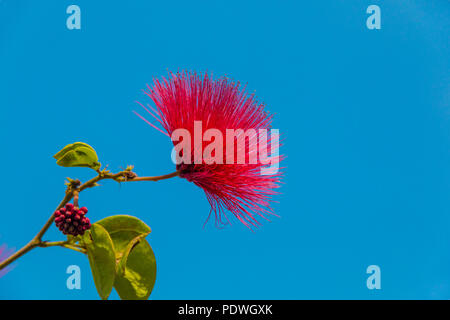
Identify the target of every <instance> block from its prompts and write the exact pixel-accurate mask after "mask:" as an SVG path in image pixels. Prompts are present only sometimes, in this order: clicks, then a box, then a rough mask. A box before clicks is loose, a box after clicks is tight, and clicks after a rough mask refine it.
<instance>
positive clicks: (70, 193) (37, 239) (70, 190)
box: [0, 168, 179, 270]
mask: <svg viewBox="0 0 450 320" xmlns="http://www.w3.org/2000/svg"><path fill="white" fill-rule="evenodd" d="M178 175H179V172H178V171H175V172H172V173H169V174H166V175H162V176H153V177H137V176H136V174H135V173H133V172H132V171H131V168H128V169H126V170H124V171H121V172H119V173H115V174H112V173H110V172H108V171H105V170H103V171H98V176H96V177H94V178H92V179H91V180H89V181H86V182H85V183H83V184H82V185H80V186H76V185H73V184H70V185H69V186H68V187H67V190H66V194H65V196H64V198H63V199H62V200H61V202H60V203H59V205H58V206H57V207H56V209H55V211H56V210H59V209H60V208H62V207H64V206H65V205H66V204H67V203H68V202H69V201H70V200H72V198H73V197H74V196H76V197H78V194H79V193H80V192H81V191H83V190H85V189H87V188H92V187H95V186H97V185H98V184H97V182H99V181H100V180H105V179H112V180H114V181H117V182H130V181H159V180H164V179H169V178H173V177H176V176H178ZM54 219H55V217H54V216H53V214H52V215H51V216H50V218H49V219H48V220H47V222H46V223H45V224H44V226H43V227H42V229H41V230H40V231H39V232H38V233H37V234H36V236H34V238H33V239H32V240H31V241H30V242H28V243H27V244H26V245H25V246H24V247H22V248H21V249H19V250H18V251H17V252H15V253H14V254H12V255H11V256H9V257H8V258H6V259H5V260H3V261H2V262H1V263H0V270H2V269H3V268H6V267H7V266H8V265H10V264H11V263H12V262H14V261H15V260H17V259H19V258H20V257H21V256H23V255H24V254H26V253H27V252H29V251H31V250H33V249H34V248H37V247H42V248H46V247H52V246H62V247H65V248H68V249H72V250H75V251H78V252H82V253H85V252H83V250H84V249H83V248H82V247H79V246H76V245H74V244H69V243H67V242H65V241H57V242H45V241H42V237H43V236H44V234H45V233H46V232H47V230H48V229H49V228H50V226H51V225H52V224H53V221H54Z"/></svg>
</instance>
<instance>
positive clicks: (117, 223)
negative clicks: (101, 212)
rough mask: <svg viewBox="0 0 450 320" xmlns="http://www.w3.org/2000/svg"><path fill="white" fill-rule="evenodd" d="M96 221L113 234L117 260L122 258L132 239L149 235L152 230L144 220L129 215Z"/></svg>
mask: <svg viewBox="0 0 450 320" xmlns="http://www.w3.org/2000/svg"><path fill="white" fill-rule="evenodd" d="M96 223H98V224H100V225H102V226H103V227H104V228H105V229H106V231H108V233H109V235H110V236H111V239H112V241H113V243H114V248H115V250H116V259H117V261H120V260H121V259H122V256H123V253H124V252H125V249H126V247H127V246H128V244H129V243H130V241H132V240H133V239H135V238H136V237H137V236H140V235H143V234H145V235H148V234H149V233H150V232H151V231H152V230H151V229H150V227H149V226H148V225H146V224H145V223H144V222H143V221H142V220H140V219H138V218H136V217H132V216H128V215H116V216H111V217H107V218H105V219H102V220H100V221H97V222H96Z"/></svg>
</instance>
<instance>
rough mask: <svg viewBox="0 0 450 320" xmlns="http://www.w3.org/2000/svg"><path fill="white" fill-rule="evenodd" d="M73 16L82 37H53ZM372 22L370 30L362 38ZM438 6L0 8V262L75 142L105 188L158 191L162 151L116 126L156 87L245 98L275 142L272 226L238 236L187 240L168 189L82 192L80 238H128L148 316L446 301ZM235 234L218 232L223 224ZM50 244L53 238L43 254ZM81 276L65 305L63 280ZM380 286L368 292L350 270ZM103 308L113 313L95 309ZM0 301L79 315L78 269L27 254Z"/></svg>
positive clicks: (27, 233)
mask: <svg viewBox="0 0 450 320" xmlns="http://www.w3.org/2000/svg"><path fill="white" fill-rule="evenodd" d="M70 4H77V5H79V6H80V8H81V19H82V29H81V30H68V29H67V28H66V18H67V16H68V15H67V14H66V8H67V6H68V5H70ZM371 4H377V5H379V6H380V7H381V14H382V29H381V30H368V29H367V28H366V18H367V17H368V14H366V8H367V7H368V6H369V5H371ZM449 26H450V3H449V1H446V0H442V1H405V0H401V1H400V0H398V1H394V0H392V1H376V0H373V1H278V2H275V1H248V0H246V1H234V0H227V1H217V0H215V1H198V0H196V1H169V2H164V1H121V2H118V1H117V2H111V1H86V0H84V1H82V0H77V1H56V0H55V1H12V0H2V1H0V121H1V125H0V147H1V157H0V168H1V170H2V178H1V180H2V182H1V183H0V203H1V210H0V217H1V219H0V243H6V244H7V245H8V246H9V247H15V248H19V247H21V246H22V245H24V244H25V243H26V242H27V241H28V240H30V239H31V237H32V236H34V235H35V233H36V232H37V231H38V230H39V229H40V227H41V226H42V225H43V224H44V222H45V221H46V220H47V218H48V216H49V215H50V214H51V213H52V212H53V210H54V208H55V206H56V205H57V203H58V202H59V201H60V199H61V198H62V196H63V193H64V179H65V177H68V176H69V177H72V178H79V179H81V180H86V179H88V178H90V177H91V176H92V173H93V172H90V170H88V169H81V168H72V169H68V168H62V167H58V166H57V165H56V164H55V161H54V159H53V158H52V157H51V156H52V155H53V154H54V153H55V152H56V151H58V150H59V149H60V148H61V147H63V146H64V145H66V144H68V143H71V142H74V141H85V142H87V143H89V144H91V145H92V146H94V147H95V148H96V150H97V152H98V154H99V156H100V160H101V162H102V163H103V164H109V168H110V169H112V170H114V171H117V170H120V168H121V167H125V166H126V165H127V164H134V165H135V168H136V171H137V172H138V173H139V174H141V175H158V174H165V173H168V172H171V171H173V164H172V162H171V161H170V150H171V143H170V142H169V141H168V139H167V137H166V136H164V135H162V134H161V133H159V132H158V131H156V130H154V129H152V128H151V127H150V126H148V125H146V124H145V123H144V122H143V121H142V120H140V119H139V118H138V117H136V116H135V115H134V114H133V113H132V110H134V109H137V108H138V106H137V105H136V104H135V103H134V101H135V100H140V101H146V100H145V97H144V96H143V95H142V93H141V89H143V88H144V87H145V85H146V84H147V83H150V82H151V80H152V77H161V76H164V75H166V74H167V70H175V71H176V70H179V69H180V70H181V69H189V70H197V71H205V70H209V71H212V72H214V73H215V74H216V75H224V74H227V75H229V76H231V77H233V78H235V79H236V80H240V81H242V82H247V83H248V88H249V89H250V90H251V91H252V92H253V91H255V92H256V94H257V95H258V97H260V99H261V100H262V101H264V102H265V103H266V105H267V108H268V110H269V111H270V112H272V113H274V114H275V120H274V127H275V128H279V129H280V131H281V132H282V133H283V134H284V137H285V145H284V146H283V148H282V152H283V153H284V154H285V155H287V159H286V161H285V166H286V167H287V169H286V176H285V179H284V181H285V184H284V185H283V187H282V189H281V191H282V194H281V195H279V196H277V197H276V200H277V201H279V203H277V204H275V205H274V208H275V211H276V212H277V213H278V214H279V215H280V216H281V218H279V219H278V218H274V219H273V221H272V222H271V223H265V224H264V225H263V227H262V228H261V229H260V230H258V231H257V232H254V233H252V232H249V230H248V229H247V228H246V227H245V226H243V225H241V224H239V223H237V222H236V223H234V224H233V225H232V226H229V227H227V228H225V229H222V230H219V229H216V228H215V227H214V224H213V223H209V224H208V225H207V227H206V228H205V229H202V225H203V223H204V221H205V219H206V217H207V215H208V212H209V205H208V202H207V200H206V198H205V196H204V195H203V193H202V191H201V190H200V189H199V188H197V187H195V186H194V185H193V184H190V183H188V182H187V181H185V180H181V179H171V180H167V181H161V182H158V183H141V184H138V183H132V184H124V185H122V186H120V187H119V186H118V185H117V184H116V183H112V182H109V181H108V182H104V183H103V186H102V187H101V188H96V189H92V190H88V191H86V192H84V193H82V195H81V198H80V201H81V202H82V204H83V205H86V206H87V207H88V208H89V209H90V212H89V217H90V218H91V219H92V220H93V221H97V220H99V219H101V218H104V217H106V216H109V215H112V214H131V215H135V216H138V217H140V218H142V219H143V220H144V221H145V222H147V223H148V224H149V225H150V226H151V228H152V229H153V232H152V233H151V235H150V236H149V237H148V240H149V242H150V243H151V245H152V247H153V249H154V251H155V254H156V258H157V263H158V276H157V281H156V285H155V289H154V291H153V293H152V296H151V298H153V299H231V298H233V299H400V298H402V299H412V298H420V299H432V298H437V299H449V298H450V228H449V226H450V201H449V200H450V199H449V194H450V167H449V160H450V148H449V147H450V138H449V137H450V136H449V129H450V121H449V119H450V112H449V109H450V104H449V101H450V100H449V99H450V96H449V93H450V90H449V83H450V82H449V71H450V70H449V61H450V59H449V58H450V51H449V41H448V39H449V30H450V29H449ZM233 221H235V220H233ZM45 238H46V239H48V240H59V239H62V235H61V234H59V233H58V232H57V230H56V228H55V227H52V228H51V230H50V231H49V232H48V234H47V235H46V237H45ZM71 264H76V265H79V266H80V267H81V271H82V289H81V290H72V291H71V290H68V289H67V288H66V279H67V277H68V275H67V274H66V273H65V271H66V268H67V266H69V265H71ZM372 264H376V265H379V266H380V268H381V286H382V289H381V290H368V289H367V287H366V279H367V276H368V275H367V274H366V268H367V266H369V265H372ZM111 297H112V298H117V297H118V296H117V294H115V293H114V294H113V295H112V296H111ZM0 299H97V293H96V290H95V287H94V283H93V280H92V276H91V274H90V269H89V264H88V261H87V259H86V258H85V257H84V256H82V255H81V254H78V253H76V252H72V251H70V250H65V249H61V248H49V249H36V250H34V251H32V252H31V253H29V254H27V255H26V256H24V257H23V258H21V259H20V260H19V261H18V262H17V263H16V264H15V268H14V270H13V271H11V272H10V273H8V274H7V275H6V276H5V277H3V278H1V279H0Z"/></svg>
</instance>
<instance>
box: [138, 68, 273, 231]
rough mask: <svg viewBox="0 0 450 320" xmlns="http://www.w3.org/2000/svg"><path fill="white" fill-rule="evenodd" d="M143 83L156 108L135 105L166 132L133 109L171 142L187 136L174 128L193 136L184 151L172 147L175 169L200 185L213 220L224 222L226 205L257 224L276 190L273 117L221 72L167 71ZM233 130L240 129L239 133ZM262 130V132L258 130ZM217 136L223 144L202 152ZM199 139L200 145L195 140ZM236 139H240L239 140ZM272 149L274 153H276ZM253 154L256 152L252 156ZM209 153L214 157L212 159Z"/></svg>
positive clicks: (247, 222) (269, 211) (244, 220)
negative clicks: (219, 74)
mask: <svg viewBox="0 0 450 320" xmlns="http://www.w3.org/2000/svg"><path fill="white" fill-rule="evenodd" d="M147 87H148V91H144V92H145V93H146V94H147V95H148V96H149V97H150V98H151V99H152V100H153V102H154V103H155V105H156V109H155V108H152V107H151V106H149V105H147V107H148V108H147V107H146V106H144V105H142V104H140V103H139V104H140V105H141V106H142V107H143V108H144V109H145V110H146V111H147V112H148V113H149V114H151V115H152V116H153V117H154V118H155V119H156V121H157V122H158V123H159V124H160V125H161V126H162V128H163V129H164V130H165V132H164V131H163V130H161V129H160V128H158V127H157V126H155V125H153V124H152V123H151V122H149V121H148V120H146V119H145V118H144V117H142V116H141V115H139V114H137V113H136V114H137V115H138V116H139V117H141V118H142V119H143V120H145V121H146V122H147V123H148V124H149V125H151V126H152V127H154V128H156V129H157V130H159V131H161V132H162V133H164V134H166V135H168V136H169V137H171V138H172V141H173V143H174V145H175V147H176V145H177V144H178V143H179V140H183V142H184V143H186V141H184V139H185V138H186V137H183V139H179V137H178V136H179V135H177V134H176V133H177V129H185V130H187V132H189V133H190V134H191V135H192V136H193V138H192V141H190V142H189V143H187V144H184V147H187V146H188V147H187V148H189V149H188V150H186V149H182V150H181V152H180V153H178V151H179V150H177V149H175V150H177V151H176V153H178V154H177V159H178V160H179V159H180V157H182V162H181V163H180V162H177V163H178V164H177V170H178V171H179V175H180V177H182V178H186V179H187V180H188V181H191V182H193V183H194V184H195V185H197V186H199V187H200V188H202V189H203V190H204V192H205V194H206V197H207V199H208V201H209V203H210V205H211V212H214V214H215V221H216V225H222V224H226V223H229V220H228V218H227V216H226V210H225V209H227V210H228V211H230V212H232V213H233V214H234V215H235V216H236V217H237V218H238V219H239V220H240V221H241V222H242V223H244V224H245V225H246V226H247V227H251V226H254V227H257V226H258V225H260V222H259V221H258V220H257V217H258V216H259V217H263V218H266V219H267V215H270V214H274V213H273V210H272V208H271V207H270V202H271V199H270V197H271V196H272V195H273V194H275V193H276V192H275V189H276V188H278V183H279V182H280V176H281V173H280V172H278V168H276V169H275V170H273V166H274V165H278V163H279V162H280V160H281V157H280V156H278V153H277V152H278V147H279V144H278V137H277V138H276V139H274V138H273V136H272V134H271V133H272V132H270V131H268V130H270V129H271V121H272V117H271V116H270V115H269V114H267V113H266V112H265V111H264V105H263V104H260V103H258V101H257V100H256V99H255V97H254V96H253V95H249V94H248V93H247V92H246V91H245V87H243V88H242V87H241V86H240V84H239V82H234V81H232V80H229V79H227V78H225V77H223V78H219V79H213V78H212V77H210V76H209V75H208V74H205V75H203V76H202V75H197V74H196V73H190V72H183V73H177V74H173V73H170V74H169V77H168V79H166V78H163V80H162V81H159V80H154V83H153V85H152V86H147ZM208 129H212V130H215V131H211V130H209V131H208ZM230 129H231V130H235V131H234V133H235V136H231V137H232V138H231V139H230V140H226V139H228V135H227V134H228V133H229V132H228V131H227V130H230ZM238 129H241V130H242V131H241V132H239V131H238ZM199 132H200V134H201V135H202V136H201V137H200V138H198V137H197V136H196V134H197V135H198V133H199ZM207 132H210V133H213V134H212V135H213V136H214V139H212V138H211V135H209V137H208V138H209V139H205V138H206V137H205V136H203V133H205V135H206V133H207ZM264 132H266V135H265V136H264V134H262V133H264ZM220 137H222V139H223V140H222V141H223V145H217V148H216V149H215V150H214V151H212V152H211V153H209V156H208V155H206V156H204V155H205V153H207V154H208V152H210V151H211V148H209V149H208V143H209V142H207V143H205V140H208V141H211V143H212V142H213V141H214V142H216V140H218V139H219V138H220ZM175 138H177V141H175ZM202 138H203V141H201V142H200V143H201V145H199V143H198V142H199V141H198V139H200V140H201V139H202ZM241 138H243V140H239V139H241ZM264 138H265V140H264ZM239 141H240V142H241V143H239ZM265 141H267V143H266V144H265V146H268V147H269V149H270V150H269V151H267V150H266V157H265V158H264V156H262V157H261V153H258V152H260V149H262V148H261V146H264V142H265ZM230 145H231V146H230ZM234 145H236V147H235V148H234ZM189 146H190V147H189ZM231 147H233V148H231ZM230 150H231V151H230ZM186 151H188V152H186ZM207 151H208V152H207ZM188 153H189V154H188ZM274 153H277V154H276V156H274ZM269 154H271V157H270V164H271V168H272V169H269V170H272V171H271V172H270V171H269V172H265V173H263V172H264V170H267V167H268V161H267V159H269V157H268V155H269ZM256 155H259V156H260V157H257V160H256V161H255V157H256ZM197 156H199V157H197ZM202 156H203V158H202ZM227 157H228V158H227ZM239 157H240V158H239ZM212 158H214V160H215V162H214V161H213V162H212V161H211V159H212ZM199 159H200V160H199ZM237 159H240V160H241V161H240V162H239V160H237ZM263 159H265V161H263ZM268 173H269V174H268ZM211 212H210V214H209V216H210V215H211ZM209 216H208V219H209ZM223 218H225V220H224V219H223ZM207 221H208V220H207ZM205 223H206V222H205Z"/></svg>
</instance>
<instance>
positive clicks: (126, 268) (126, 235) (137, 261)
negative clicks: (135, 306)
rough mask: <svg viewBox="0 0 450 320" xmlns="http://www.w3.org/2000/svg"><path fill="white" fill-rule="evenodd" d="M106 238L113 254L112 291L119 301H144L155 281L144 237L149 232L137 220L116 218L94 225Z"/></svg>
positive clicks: (152, 265) (153, 263)
mask: <svg viewBox="0 0 450 320" xmlns="http://www.w3.org/2000/svg"><path fill="white" fill-rule="evenodd" d="M97 223H98V224H100V225H102V226H103V227H104V228H105V229H106V230H107V231H108V232H109V234H110V236H111V239H112V241H113V243H114V247H115V250H116V261H117V273H116V281H115V283H114V287H115V288H116V290H117V293H118V294H119V296H120V298H121V299H125V300H141V299H142V300H146V299H148V297H149V296H150V293H151V292H152V289H153V286H154V284H155V280H156V260H155V255H154V253H153V250H152V248H151V246H150V245H149V243H148V242H147V240H145V237H146V236H147V235H148V234H149V233H150V232H151V229H150V227H149V226H148V225H146V224H145V223H144V222H143V221H141V220H139V219H138V218H135V217H132V216H127V215H117V216H111V217H108V218H105V219H103V220H100V221H98V222H97Z"/></svg>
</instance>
